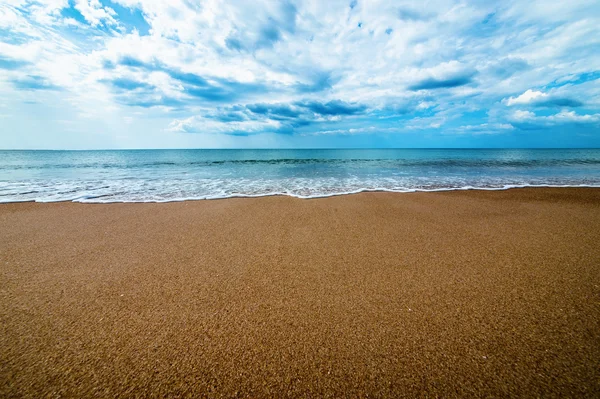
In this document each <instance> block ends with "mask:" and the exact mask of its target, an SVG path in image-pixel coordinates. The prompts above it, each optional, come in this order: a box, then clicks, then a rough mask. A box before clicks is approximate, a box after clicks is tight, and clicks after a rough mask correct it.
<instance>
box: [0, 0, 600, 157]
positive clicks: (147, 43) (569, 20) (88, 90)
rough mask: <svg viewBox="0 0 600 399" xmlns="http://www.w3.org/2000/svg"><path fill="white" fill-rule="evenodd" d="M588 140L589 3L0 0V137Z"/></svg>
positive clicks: (594, 38) (205, 141)
mask: <svg viewBox="0 0 600 399" xmlns="http://www.w3.org/2000/svg"><path fill="white" fill-rule="evenodd" d="M331 147H340V148H360V147H372V148H375V147H401V148H407V147H418V148H423V147H436V148H440V147H488V148H490V147H600V3H599V2H598V0H570V1H556V0H551V1H542V0H530V1H511V0H504V1H497V2H496V1H489V0H487V1H479V0H474V1H451V0H431V1H389V0H387V1H377V0H371V1H367V0H344V1H338V0H327V1H323V0H297V1H292V0H289V1H288V0H282V1H275V0H272V1H269V0H267V1H262V0H253V1H247V0H232V1H217V0H169V1H164V0H39V1H30V0H0V149H103V148H107V149H112V148H331Z"/></svg>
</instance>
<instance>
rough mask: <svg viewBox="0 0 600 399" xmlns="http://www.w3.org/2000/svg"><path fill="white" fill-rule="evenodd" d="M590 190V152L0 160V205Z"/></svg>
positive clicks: (19, 156) (12, 156)
mask: <svg viewBox="0 0 600 399" xmlns="http://www.w3.org/2000/svg"><path fill="white" fill-rule="evenodd" d="M521 186H599V187H600V149H581V150H577V149H536V150H525V149H523V150H519V149H506V150H498V149H493V150H484V149H473V150H464V149H440V150H436V149H373V150H363V149H357V150H121V151H0V202H16V201H41V202H50V201H79V202H146V201H178V200H186V199H211V198H227V197H236V196H264V195H291V196H295V197H301V198H311V197H323V196H330V195H340V194H347V193H355V192H360V191H398V192H412V191H433V190H456V189H473V188H478V189H505V188H510V187H521Z"/></svg>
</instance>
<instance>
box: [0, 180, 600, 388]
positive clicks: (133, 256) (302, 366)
mask: <svg viewBox="0 0 600 399" xmlns="http://www.w3.org/2000/svg"><path fill="white" fill-rule="evenodd" d="M0 328H1V330H0V396H1V397H149V396H152V397H160V396H171V397H186V396H187V397H204V396H207V397H235V396H239V397H282V396H290V397H327V396H329V397H357V396H374V397H382V396H383V397H398V396H443V397H454V396H463V397H464V396H503V397H508V396H520V397H536V396H543V397H549V396H557V397H598V396H600V372H599V370H600V189H584V188H581V189H579V188H578V189H567V188H564V189H563V188H558V189H550V188H532V189H516V190H507V191H495V192H489V191H468V192H460V191H456V192H443V193H442V192H441V193H413V194H393V193H364V194H356V195H348V196H342V197H333V198H326V199H315V200H300V199H294V198H288V197H268V198H255V199H227V200H215V201H191V202H181V203H168V204H105V205H96V204H75V203H54V204H36V203H21V204H3V205H0Z"/></svg>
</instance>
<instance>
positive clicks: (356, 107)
mask: <svg viewBox="0 0 600 399" xmlns="http://www.w3.org/2000/svg"><path fill="white" fill-rule="evenodd" d="M298 105H299V106H301V107H304V108H308V109H309V110H311V111H312V112H314V113H316V114H320V115H355V114H357V113H360V112H362V111H364V110H365V109H366V107H365V106H364V105H360V104H349V103H346V102H344V101H341V100H334V101H329V102H327V103H321V102H318V101H309V102H301V103H298Z"/></svg>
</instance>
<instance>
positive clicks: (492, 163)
mask: <svg viewBox="0 0 600 399" xmlns="http://www.w3.org/2000/svg"><path fill="white" fill-rule="evenodd" d="M223 165H231V166H235V165H240V166H247V165H283V166H285V165H290V166H297V165H331V166H336V165H340V166H346V165H347V166H353V167H354V166H357V167H360V166H377V167H392V168H393V167H397V168H400V167H439V168H448V167H482V168H535V167H552V166H582V165H600V158H573V159H564V158H563V159H528V160H522V159H425V160H424V159H418V160H410V159H318V158H310V159H298V158H282V159H241V160H215V161H182V162H172V161H156V162H139V163H130V162H107V163H99V162H94V163H48V164H39V165H31V164H30V165H23V164H22V165H19V164H13V165H0V170H35V169H88V168H98V169H112V168H117V169H119V168H121V169H122V168H128V169H131V168H156V167H190V166H192V167H193V166H197V167H210V166H223Z"/></svg>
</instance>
